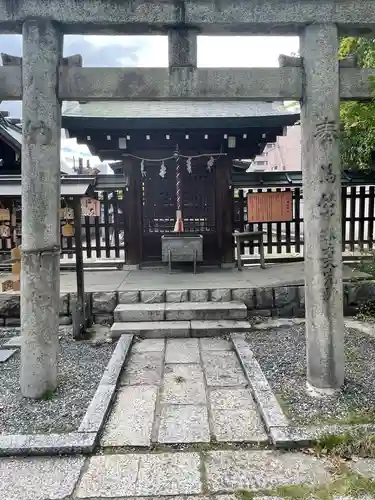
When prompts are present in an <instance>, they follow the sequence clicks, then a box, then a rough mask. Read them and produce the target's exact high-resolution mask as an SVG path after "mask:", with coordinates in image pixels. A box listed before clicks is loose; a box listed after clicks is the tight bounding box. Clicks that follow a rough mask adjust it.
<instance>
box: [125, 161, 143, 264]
mask: <svg viewBox="0 0 375 500" xmlns="http://www.w3.org/2000/svg"><path fill="white" fill-rule="evenodd" d="M124 169H125V170H126V172H127V174H128V176H129V187H128V191H127V192H126V194H125V200H124V207H125V213H124V218H125V220H126V227H127V232H126V234H125V239H126V242H127V262H126V263H127V264H128V265H131V266H138V265H139V264H140V263H141V261H142V234H143V221H142V176H141V170H140V166H139V162H138V161H137V160H132V159H130V158H128V159H126V160H124Z"/></svg>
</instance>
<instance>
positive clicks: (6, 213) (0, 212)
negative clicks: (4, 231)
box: [0, 208, 10, 221]
mask: <svg viewBox="0 0 375 500" xmlns="http://www.w3.org/2000/svg"><path fill="white" fill-rule="evenodd" d="M0 221H10V210H8V209H7V208H0Z"/></svg>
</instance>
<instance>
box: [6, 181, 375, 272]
mask: <svg viewBox="0 0 375 500" xmlns="http://www.w3.org/2000/svg"><path fill="white" fill-rule="evenodd" d="M275 191H279V192H280V191H291V192H292V196H293V219H292V220H291V221H280V222H269V223H262V222H259V223H250V224H248V223H247V220H248V217H247V193H259V192H275ZM125 196H126V193H125V190H121V189H117V190H113V191H110V190H109V191H101V192H98V193H96V197H97V199H99V200H100V206H101V211H100V217H82V246H83V258H84V261H85V262H90V260H91V261H98V260H100V261H102V262H104V261H107V262H111V261H112V262H113V261H115V262H118V263H119V264H121V263H126V258H127V257H126V256H127V252H128V249H129V245H131V244H132V242H131V241H128V232H127V227H126V217H125V206H124V198H125ZM233 202H234V220H233V230H238V231H241V232H243V231H245V230H249V231H253V230H261V231H264V232H265V252H266V257H267V258H268V260H272V259H275V260H278V259H280V258H286V259H298V258H300V259H301V258H303V251H304V221H303V193H302V188H301V187H300V186H295V187H280V188H271V187H267V185H265V186H262V187H251V188H248V189H241V188H238V189H235V195H234V200H233ZM64 203H67V204H68V205H69V200H66V202H63V205H62V206H64ZM6 208H9V209H10V210H11V213H12V214H16V218H17V221H16V227H15V230H16V233H17V235H18V238H17V244H20V243H21V239H20V238H21V209H20V200H18V201H17V200H11V201H9V206H7V207H6ZM374 210H375V186H374V185H371V186H368V185H367V186H362V185H357V186H348V187H343V188H342V212H343V254H344V256H346V255H348V256H354V257H356V256H359V255H360V254H361V253H362V252H366V251H372V250H374V249H375V244H374V216H375V213H374ZM61 224H62V225H63V224H64V221H61ZM12 245H13V246H14V243H12V239H11V238H0V259H1V258H9V255H10V249H11V248H12ZM241 254H242V256H243V258H244V259H245V260H250V261H251V260H253V259H254V260H255V259H257V258H258V256H259V252H258V247H257V245H256V243H255V244H254V242H253V241H248V242H246V241H245V242H244V243H243V245H242V249H241ZM74 261H75V238H74V236H73V237H64V236H62V237H61V262H62V263H66V264H69V263H71V264H73V263H74Z"/></svg>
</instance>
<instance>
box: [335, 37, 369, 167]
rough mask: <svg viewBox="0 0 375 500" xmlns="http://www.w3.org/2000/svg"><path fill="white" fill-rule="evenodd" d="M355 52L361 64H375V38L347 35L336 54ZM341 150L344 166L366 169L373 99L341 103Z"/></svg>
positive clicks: (341, 56)
mask: <svg viewBox="0 0 375 500" xmlns="http://www.w3.org/2000/svg"><path fill="white" fill-rule="evenodd" d="M348 55H356V57H357V59H358V64H359V66H360V67H362V68H375V39H372V38H353V37H346V38H343V39H342V40H341V43H340V50H339V57H340V59H341V58H343V57H346V56H348ZM340 115H341V116H340V117H341V137H342V144H341V152H342V165H343V167H344V168H353V167H356V168H360V169H369V168H371V167H372V166H373V165H372V164H373V161H372V158H373V151H374V150H375V106H374V103H373V102H369V103H362V102H355V101H350V102H345V103H342V104H341V110H340Z"/></svg>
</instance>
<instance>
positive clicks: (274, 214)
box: [247, 191, 293, 222]
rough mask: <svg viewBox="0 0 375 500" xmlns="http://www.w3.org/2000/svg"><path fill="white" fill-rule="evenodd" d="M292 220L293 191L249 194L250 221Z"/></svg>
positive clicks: (248, 212)
mask: <svg viewBox="0 0 375 500" xmlns="http://www.w3.org/2000/svg"><path fill="white" fill-rule="evenodd" d="M292 220H293V194H292V192H291V191H282V192H279V193H251V194H248V196H247V221H248V222H290V221H292Z"/></svg>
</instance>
